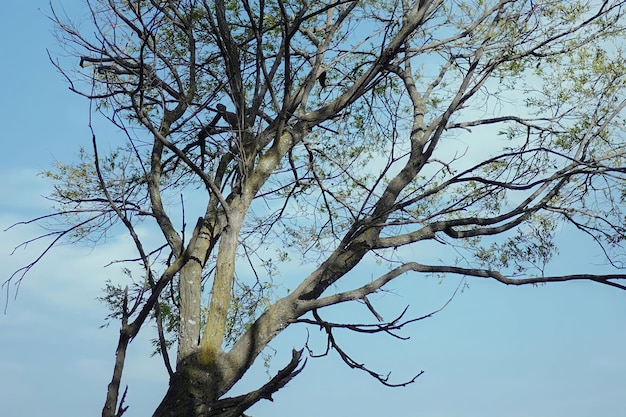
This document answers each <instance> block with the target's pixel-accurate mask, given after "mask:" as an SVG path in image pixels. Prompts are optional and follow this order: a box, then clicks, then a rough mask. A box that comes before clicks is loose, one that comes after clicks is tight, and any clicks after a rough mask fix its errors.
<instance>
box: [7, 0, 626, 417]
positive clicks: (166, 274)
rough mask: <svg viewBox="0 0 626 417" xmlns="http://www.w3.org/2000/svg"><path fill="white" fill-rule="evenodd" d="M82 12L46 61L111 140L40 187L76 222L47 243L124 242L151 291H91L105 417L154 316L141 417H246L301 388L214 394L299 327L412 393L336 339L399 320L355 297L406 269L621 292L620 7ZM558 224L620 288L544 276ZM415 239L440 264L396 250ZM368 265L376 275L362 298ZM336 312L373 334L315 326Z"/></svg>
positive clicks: (131, 7) (181, 5) (63, 29)
mask: <svg viewBox="0 0 626 417" xmlns="http://www.w3.org/2000/svg"><path fill="white" fill-rule="evenodd" d="M86 4H87V7H88V8H89V12H90V15H91V17H92V19H91V21H89V22H84V25H85V26H86V27H80V26H78V25H73V24H71V23H69V21H68V19H64V18H62V17H60V16H58V15H57V14H55V12H54V10H53V19H54V20H55V22H56V23H57V26H58V30H59V39H60V40H61V43H62V45H64V46H65V47H66V48H67V49H68V51H69V53H70V55H71V56H74V57H75V58H76V61H77V62H76V64H78V61H80V65H79V66H78V67H76V66H73V67H67V66H63V65H61V64H60V63H58V62H57V63H56V65H57V67H58V68H59V69H60V70H61V72H62V73H63V74H64V75H65V76H66V78H67V80H68V82H69V83H70V86H71V89H72V90H73V91H74V92H76V93H78V94H81V95H83V96H85V97H87V98H88V99H89V100H90V102H91V103H92V105H93V109H95V110H96V111H97V112H98V114H100V115H103V116H104V117H106V118H107V119H108V120H109V121H110V122H111V123H112V124H113V125H114V126H116V127H117V129H118V130H119V132H120V135H119V137H116V138H113V139H112V142H113V145H111V144H109V146H111V147H112V149H113V150H112V151H110V152H107V153H105V154H102V150H101V148H102V146H101V145H102V139H100V138H97V133H98V132H96V131H93V138H92V151H91V152H87V151H84V150H83V151H81V154H80V160H79V162H78V163H76V164H71V165H66V164H63V163H58V164H57V165H56V167H55V169H54V170H51V171H50V172H48V173H46V175H47V176H48V177H49V178H50V179H51V180H53V181H55V184H56V186H55V191H54V194H53V195H52V196H51V198H52V199H53V201H54V202H55V203H56V206H55V208H56V210H57V213H56V214H55V215H53V216H52V217H54V218H59V219H62V220H63V221H65V222H67V224H68V226H66V228H59V229H58V230H56V231H53V233H52V236H55V239H54V240H53V242H52V244H55V243H57V242H58V241H59V238H61V237H69V238H70V239H84V238H89V239H92V240H93V241H94V242H95V241H100V239H101V238H102V237H103V236H105V235H106V233H119V230H120V229H119V227H115V228H114V227H113V225H118V226H121V227H123V228H124V229H125V232H126V233H127V234H128V236H129V237H130V239H131V240H132V241H133V243H134V244H135V247H136V249H137V253H136V254H135V255H133V257H132V259H129V260H128V262H132V263H134V265H135V267H136V266H137V264H139V269H140V270H141V275H142V276H143V277H144V278H143V279H142V280H141V283H137V284H135V286H134V287H132V286H131V290H129V289H127V288H128V287H126V285H124V284H122V285H120V286H118V285H117V284H112V283H107V284H106V292H105V296H104V297H103V300H104V301H105V302H107V303H108V304H109V305H110V306H111V308H112V315H111V317H112V318H114V319H119V320H120V321H121V333H120V342H119V345H118V351H117V357H116V363H115V366H114V370H113V377H112V382H111V384H110V385H109V388H108V396H107V402H106V404H105V406H104V410H103V416H119V415H121V414H123V412H124V410H125V408H124V406H123V404H122V402H123V399H122V400H120V395H119V383H120V379H121V376H122V370H123V364H124V358H125V356H124V352H125V350H126V348H127V346H128V344H129V343H130V341H131V340H132V339H133V338H134V336H135V335H136V334H137V332H138V331H139V330H140V329H141V328H143V327H145V326H147V324H146V323H148V322H149V321H150V320H153V321H154V323H156V330H157V334H156V336H155V338H154V345H155V352H156V353H159V354H161V355H162V356H163V358H164V363H165V366H166V367H167V368H168V371H169V372H170V376H171V383H170V388H169V391H168V393H167V394H166V396H165V398H164V399H163V402H162V403H161V405H160V406H159V407H158V408H157V410H156V411H155V414H154V415H155V416H163V415H172V416H173V415H176V416H179V415H180V416H182V415H185V416H189V415H194V416H208V415H221V416H238V415H241V414H242V413H243V412H244V411H245V410H246V409H247V408H249V407H250V406H251V405H253V404H254V403H256V402H257V401H259V400H261V399H264V398H265V399H267V398H271V395H272V394H273V393H274V392H276V391H278V390H279V389H280V388H282V387H283V386H284V385H285V384H286V383H287V382H288V381H289V380H290V379H292V378H293V377H295V376H296V375H297V374H298V373H299V370H300V369H301V367H299V363H300V360H301V355H302V351H297V350H294V352H293V357H292V361H291V362H290V363H289V364H288V365H287V366H286V367H285V368H284V369H283V370H281V371H280V372H278V373H277V374H276V375H275V376H274V377H273V378H271V379H270V381H269V382H268V383H267V384H266V385H264V386H262V387H260V388H259V389H258V390H255V391H252V392H250V393H248V394H247V395H245V396H239V397H225V394H226V392H227V391H228V390H229V389H230V388H231V387H232V386H233V385H234V384H235V383H236V382H237V381H238V380H239V379H240V378H241V377H242V375H243V374H244V373H245V372H246V371H247V370H248V368H249V367H250V366H251V364H252V362H253V361H254V359H255V358H257V357H258V356H259V355H262V354H263V352H267V349H268V346H269V343H270V342H271V341H272V339H273V338H274V337H275V336H276V335H277V334H279V333H280V332H281V331H283V330H284V329H285V328H286V327H288V326H290V325H294V324H296V323H299V324H304V325H313V326H319V327H320V328H322V329H324V330H325V333H326V335H327V339H328V346H329V347H330V348H332V349H333V350H334V351H336V352H337V353H338V354H339V356H340V358H341V359H342V360H343V361H344V362H345V363H346V364H347V365H348V366H351V367H353V368H358V369H360V370H362V371H364V372H366V373H367V374H369V375H371V376H373V377H374V378H376V379H378V380H379V381H380V382H382V383H383V384H386V385H397V384H400V385H402V384H404V383H402V382H400V383H396V382H392V381H389V380H388V378H387V376H386V375H384V374H380V373H378V372H375V371H373V370H371V369H369V368H368V367H367V366H365V365H362V364H360V363H358V362H356V361H355V360H353V359H352V357H351V356H350V354H349V352H346V351H345V350H344V349H342V347H341V346H339V344H338V343H337V341H336V339H335V338H334V333H333V332H334V331H336V330H337V329H348V330H352V331H355V332H361V333H389V334H392V335H395V333H394V332H395V331H396V330H399V329H401V328H402V327H403V326H404V325H405V324H407V323H410V322H412V321H414V319H408V318H403V315H404V313H402V314H401V315H400V316H399V317H397V318H395V319H393V320H389V321H386V320H385V319H384V318H383V317H382V316H381V315H380V314H379V313H378V311H377V310H376V307H375V306H374V305H372V303H370V301H369V299H368V298H367V297H368V295H370V294H373V293H376V292H378V291H382V290H384V287H385V285H387V284H388V283H389V282H390V281H392V280H393V279H395V278H396V277H398V276H400V275H402V274H405V273H408V272H413V273H420V274H433V275H435V276H438V277H443V276H447V275H450V274H456V275H461V276H465V277H466V280H470V279H471V278H472V277H488V278H492V279H495V280H498V281H500V282H503V283H505V284H513V285H521V284H536V283H544V282H556V281H569V280H576V279H584V280H591V281H595V282H599V283H602V284H605V285H610V286H613V287H617V288H620V289H626V287H624V286H623V285H622V284H620V283H619V280H620V279H624V278H626V276H625V275H623V274H622V273H621V272H620V269H621V268H622V267H623V262H624V251H623V240H624V236H625V230H624V218H625V214H624V198H625V197H624V196H625V195H626V187H625V186H624V184H625V182H624V175H625V173H626V169H625V168H624V163H623V157H624V154H625V152H626V146H624V145H625V144H624V118H623V109H624V106H626V97H625V96H624V94H623V91H624V87H625V84H626V75H625V74H626V62H625V60H624V53H623V50H622V42H623V41H622V39H623V36H624V34H625V33H624V29H625V28H624V15H623V13H624V11H623V7H624V3H623V2H622V1H619V0H610V1H608V0H607V1H605V2H593V1H592V2H588V1H571V2H562V1H553V0H533V1H527V0H521V1H516V0H502V1H496V0H473V1H456V0H455V1H443V0H421V1H411V0H402V1H400V0H398V1H395V0H391V1H389V0H386V1H385V0H366V1H352V0H337V1H319V0H292V1H288V2H286V1H283V0H266V1H252V0H245V1H227V0H217V1H215V2H208V1H205V0H176V1H171V0H168V1H161V0H138V1H129V0H92V1H88V2H87V3H86ZM101 154H102V155H101ZM196 219H197V220H196ZM43 220H49V218H46V219H43ZM139 224H141V227H142V228H145V229H149V230H151V231H155V230H156V231H157V232H158V235H159V238H158V239H154V238H153V237H151V238H150V239H147V238H145V237H143V235H142V234H141V233H140V232H139V230H138V226H139ZM177 225H178V226H177ZM568 226H573V227H574V228H575V229H577V230H579V231H580V232H581V234H582V236H583V237H587V238H590V239H591V240H592V241H593V242H595V243H596V244H598V245H599V247H600V248H601V249H602V250H603V251H604V253H605V254H606V258H607V262H609V263H610V264H611V265H612V266H614V267H615V268H616V272H615V273H614V274H609V275H598V274H594V273H593V271H586V272H585V273H584V274H576V275H555V276H550V275H546V274H545V271H546V265H547V264H548V263H549V261H550V260H551V258H552V257H553V256H554V255H555V254H556V253H557V251H558V248H557V247H556V244H555V239H556V236H557V235H558V233H559V231H560V230H561V229H562V227H568ZM154 235H155V234H154V233H152V234H151V236H154ZM429 245H437V247H438V248H441V251H440V256H439V259H438V260H437V262H435V263H433V264H429V263H427V262H429V261H431V260H430V259H427V258H426V257H424V255H421V253H422V252H418V251H412V252H411V251H404V250H400V249H402V248H404V247H415V248H424V247H428V246H429ZM407 253H412V254H419V255H414V256H412V257H411V258H408V257H406V254H407ZM416 256H417V257H421V258H418V259H416V258H415V257H416ZM294 262H297V263H298V265H300V267H299V268H298V269H297V271H294V268H293V267H292V265H293V263H294ZM368 262H378V264H379V265H380V266H382V267H384V268H386V270H385V271H384V272H381V275H380V276H378V277H377V278H374V279H369V277H368V278H365V279H361V280H360V281H359V277H358V276H355V275H357V274H354V273H353V271H354V268H356V267H357V266H358V265H363V264H367V263H368ZM31 266H32V265H29V266H27V267H25V268H24V269H23V270H20V271H18V272H17V274H20V273H22V274H23V273H25V272H26V271H28V269H30V267H31ZM286 272H287V273H288V275H289V277H284V276H283V275H285V274H286ZM126 275H127V276H128V278H131V274H130V273H127V274H126ZM20 278H21V277H20ZM344 278H345V279H344ZM347 279H352V280H351V281H347ZM340 282H341V283H344V282H349V283H350V284H346V285H347V286H349V288H350V289H348V290H345V289H340V288H345V287H342V286H340V285H338V283H340ZM354 282H358V283H357V284H356V285H354V284H353V283H354ZM131 283H132V281H131ZM351 285H354V286H351ZM284 288H289V290H288V291H286V290H285V289H284ZM344 302H363V303H365V304H366V306H367V307H368V309H369V310H370V311H371V312H372V313H373V315H374V317H375V318H376V319H377V322H375V323H373V324H368V323H361V324H354V323H332V322H329V321H326V320H324V319H322V318H321V316H320V314H319V311H320V310H323V309H324V308H325V307H328V306H332V305H336V304H339V303H344ZM174 346H176V349H177V352H176V359H175V361H170V358H169V353H168V352H170V351H172V350H173V347H174ZM409 382H410V381H409Z"/></svg>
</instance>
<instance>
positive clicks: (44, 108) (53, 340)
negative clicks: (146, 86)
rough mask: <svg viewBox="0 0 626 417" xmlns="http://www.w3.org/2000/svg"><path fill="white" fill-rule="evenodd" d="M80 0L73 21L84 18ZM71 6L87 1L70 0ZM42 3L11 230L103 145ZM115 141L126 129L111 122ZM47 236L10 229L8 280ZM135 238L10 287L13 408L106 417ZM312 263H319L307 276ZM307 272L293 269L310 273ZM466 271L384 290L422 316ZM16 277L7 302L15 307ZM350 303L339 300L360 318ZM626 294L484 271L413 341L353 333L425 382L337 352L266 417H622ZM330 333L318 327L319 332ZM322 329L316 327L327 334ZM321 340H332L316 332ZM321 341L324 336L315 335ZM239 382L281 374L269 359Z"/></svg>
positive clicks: (13, 45)
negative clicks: (59, 63) (64, 166)
mask: <svg viewBox="0 0 626 417" xmlns="http://www.w3.org/2000/svg"><path fill="white" fill-rule="evenodd" d="M79 4H80V2H78V1H72V2H70V1H66V2H65V6H66V9H67V11H68V13H69V14H70V15H71V16H76V17H78V16H81V15H84V13H85V12H84V9H82V8H81V7H80V6H79ZM70 6H71V7H70ZM40 8H41V9H43V10H44V11H47V10H48V2H47V0H46V1H42V0H29V1H22V0H5V1H4V2H3V12H2V14H1V17H0V20H1V25H0V35H1V39H3V41H2V43H0V52H1V55H0V56H2V57H3V58H4V59H3V62H4V64H3V65H1V66H0V80H2V81H1V82H2V95H1V96H0V120H1V122H2V126H3V132H2V144H3V146H4V148H3V152H0V193H1V194H0V195H2V196H4V198H3V199H2V200H1V201H0V229H5V228H7V227H8V226H9V225H11V224H12V223H15V222H17V221H19V220H25V219H28V218H31V217H33V216H36V215H42V214H45V213H47V210H48V204H49V203H48V202H47V201H46V200H45V199H44V198H42V196H43V195H45V194H46V191H47V190H49V187H50V184H48V183H47V182H46V181H45V179H43V178H41V177H40V176H38V175H37V173H38V172H40V171H42V170H45V169H47V168H49V167H51V165H52V163H53V162H54V161H55V160H62V161H68V160H71V159H72V158H75V155H76V154H77V149H78V147H79V146H80V145H81V144H82V145H84V146H89V139H90V136H89V131H88V128H87V117H88V107H87V101H86V100H84V99H82V98H79V97H77V96H75V95H74V94H73V93H71V92H70V91H69V90H68V88H67V85H66V84H65V80H64V79H63V78H62V77H61V75H60V74H58V73H57V72H56V70H55V69H54V67H53V66H52V65H51V64H50V62H49V61H48V57H47V55H46V48H49V49H51V50H52V51H55V50H56V51H59V50H60V48H58V46H57V44H56V40H55V38H54V37H53V36H52V32H51V30H52V26H51V24H50V22H49V21H48V19H47V18H46V17H45V15H44V14H43V13H42V12H40V11H39V10H38V9H40ZM107 133H109V134H110V136H111V137H112V138H114V137H115V134H116V132H115V131H114V130H109V131H107ZM38 231H40V230H38V229H37V228H35V227H31V226H25V227H20V228H13V229H11V230H9V231H7V232H3V233H2V237H1V238H0V249H1V250H0V264H1V265H3V278H2V281H4V279H5V278H6V277H8V275H9V274H10V273H11V272H12V271H13V270H15V269H16V268H18V267H20V266H22V265H24V264H25V263H27V262H28V261H30V260H31V259H32V258H33V257H34V256H36V255H37V254H38V248H40V246H39V245H38V244H33V245H30V246H29V247H28V248H27V250H19V251H17V252H16V253H15V254H14V255H12V256H9V255H10V252H11V250H12V248H13V247H14V246H15V245H17V244H19V243H20V242H21V241H23V240H24V239H27V238H29V237H33V236H35V234H36V233H37V232H38ZM561 235H562V236H560V238H559V241H560V244H561V246H560V252H561V255H560V256H559V258H558V259H557V260H556V262H555V263H554V264H553V265H552V269H551V272H552V273H557V272H564V273H565V272H570V273H571V272H582V271H585V270H589V269H590V268H592V267H593V268H596V271H597V270H600V271H601V270H602V269H603V266H602V265H601V264H600V262H601V259H600V257H599V254H598V251H597V250H596V249H595V248H593V247H584V246H580V245H578V244H577V242H578V241H577V238H576V236H575V235H570V234H569V232H567V231H563V232H562V234H561ZM128 250H129V244H128V242H127V241H125V240H124V239H118V238H115V237H114V238H112V239H111V240H110V241H109V242H108V244H107V245H106V246H101V247H97V248H89V247H82V246H81V247H71V246H62V247H59V248H57V249H55V250H53V251H52V252H50V253H49V255H48V256H47V257H46V258H45V259H44V260H43V261H42V262H41V263H40V264H39V265H37V266H36V267H35V268H34V269H33V270H32V272H31V273H30V274H29V275H28V276H27V277H26V279H25V280H24V282H23V284H22V286H21V288H20V292H19V294H18V296H17V298H14V295H15V293H14V287H13V286H11V287H10V289H9V299H8V309H7V312H6V314H1V315H0V335H1V339H0V340H1V341H0V404H1V407H2V414H3V415H6V416H9V417H32V416H43V415H45V416H68V415H77V416H80V415H85V416H86V415H97V414H98V413H100V410H101V407H102V404H103V402H104V398H105V394H106V384H107V383H108V380H109V379H110V374H111V369H112V365H113V358H114V350H115V345H116V342H117V328H116V327H115V323H114V324H112V325H111V327H109V328H104V329H101V328H99V327H100V325H102V324H103V323H104V317H105V315H106V310H105V309H104V307H103V306H102V305H100V304H99V303H98V302H97V301H96V297H98V296H99V295H100V294H101V293H100V289H101V288H102V285H103V282H104V280H105V279H107V278H110V277H112V276H117V275H119V269H115V268H114V267H107V268H105V265H106V264H107V263H108V262H109V261H110V260H111V259H115V258H119V257H121V256H119V255H120V254H123V253H125V252H126V253H127V251H128ZM305 272H306V270H304V269H303V271H302V273H303V274H304V273H305ZM297 273H298V271H297V270H296V271H293V273H292V275H297ZM457 284H458V280H455V279H449V280H446V281H444V282H443V283H441V284H440V283H438V282H437V281H436V280H434V279H432V278H430V279H429V278H424V277H420V276H415V275H412V276H405V277H402V279H401V280H399V281H398V282H396V283H394V284H393V285H392V287H391V288H392V289H393V290H394V291H393V293H390V294H385V295H384V296H383V299H382V300H381V301H382V302H383V304H385V305H386V306H387V308H388V312H389V315H392V314H393V313H394V312H399V311H401V309H402V308H403V307H404V305H406V304H410V305H411V310H410V312H412V313H413V314H414V315H420V314H424V313H428V312H430V311H431V310H432V309H434V308H437V307H439V306H441V305H442V304H443V303H444V302H445V301H446V300H447V299H448V297H449V296H450V295H451V294H452V292H453V291H454V289H455V288H456V286H457ZM4 290H5V288H3V292H2V295H0V301H1V302H2V305H3V306H4V303H5V301H7V300H6V293H5V292H4ZM353 313H354V311H353V310H351V309H350V308H341V309H338V310H337V314H338V315H339V316H342V315H345V316H346V317H350V316H351V315H352V314H353ZM625 330H626V294H625V293H623V292H620V291H618V290H615V289H611V288H608V287H603V286H600V285H597V284H593V283H583V282H578V283H565V284H554V285H547V286H541V287H523V288H513V287H505V286H503V285H500V284H497V283H493V282H489V281H480V280H476V281H469V288H466V289H465V290H464V291H463V292H461V293H459V294H457V296H456V297H455V299H454V301H453V302H452V303H451V304H450V305H449V306H448V307H447V308H446V309H445V310H443V311H442V312H441V313H439V314H438V315H436V316H435V317H433V318H430V319H428V320H425V321H422V322H419V323H416V324H414V325H413V326H412V327H410V328H408V329H407V330H406V331H405V332H404V334H405V335H410V336H411V339H410V340H409V341H406V342H402V343H398V342H397V341H395V340H393V339H389V338H384V337H374V338H362V337H361V338H356V337H351V336H350V335H344V336H343V338H342V340H343V341H344V343H345V344H346V346H347V347H349V348H350V350H351V352H352V353H353V354H354V356H355V357H356V359H358V360H360V361H367V363H369V364H371V365H372V366H373V367H375V369H377V370H379V371H381V372H387V371H391V372H392V374H391V375H392V378H394V377H395V378H397V379H396V380H397V381H401V380H403V379H406V378H410V377H411V376H412V375H413V374H414V373H416V372H419V371H420V370H424V371H425V373H424V375H422V376H421V377H420V378H419V379H418V380H417V382H416V383H415V384H412V385H410V386H408V387H406V388H394V389H391V388H386V387H383V386H381V385H380V384H378V383H377V382H375V381H374V380H372V379H371V378H369V377H368V376H366V375H364V374H362V373H359V372H357V371H354V370H350V369H348V368H347V367H346V366H344V365H343V364H342V363H340V361H339V360H338V359H337V358H336V357H335V356H333V355H332V354H331V356H330V357H328V358H324V359H309V360H308V364H307V366H306V368H305V370H304V372H303V373H302V374H301V375H300V376H299V377H298V378H296V379H295V380H293V381H292V382H291V383H290V384H289V385H288V386H287V387H286V388H285V389H283V390H282V391H280V392H279V393H278V394H277V395H276V396H275V402H273V403H270V402H265V403H261V404H259V405H258V406H256V407H255V408H253V409H252V410H250V413H249V414H251V415H252V416H254V417H290V416H293V415H299V416H302V417H316V416H325V417H344V416H357V415H358V416H360V417H378V416H382V415H393V416H403V417H416V416H427V417H438V416H448V417H456V416H458V417H461V416H463V417H470V416H481V417H489V416H493V417H496V416H500V417H516V416H520V417H521V416H534V417H541V416H545V417H565V416H567V417H577V416H580V417H582V416H621V415H626V412H625V411H624V405H623V397H624V392H625V391H626V357H625V354H624V352H626V331H625ZM314 332H316V331H314ZM312 334H313V333H312ZM149 336H150V335H149V334H147V333H146V332H144V333H142V334H140V336H139V338H138V340H137V341H136V342H135V343H133V345H131V351H130V352H129V356H128V361H127V368H126V372H125V381H124V382H125V383H127V384H128V385H129V396H128V405H130V409H129V410H128V412H127V414H126V415H127V416H129V417H135V416H136V417H139V416H147V415H150V414H151V412H152V411H153V410H154V408H155V407H156V405H157V403H158V401H159V400H160V398H161V396H162V395H163V393H164V392H165V389H166V388H167V378H166V374H165V372H164V370H163V367H162V365H161V362H160V360H159V358H150V355H149V353H150V346H149V344H148V342H147V341H146V340H147V339H148V337H149ZM313 336H315V337H318V335H313ZM305 339H306V332H305V331H304V328H299V327H294V328H290V329H289V330H288V331H287V332H285V333H284V334H282V335H281V336H279V338H278V339H277V340H276V341H275V342H274V343H273V346H274V347H275V348H276V349H277V350H278V353H277V355H276V358H275V359H274V361H273V365H272V366H273V367H274V368H278V367H281V366H283V365H284V364H285V363H286V362H287V361H288V357H289V355H290V350H291V348H292V347H295V348H300V347H301V346H302V344H303V343H304V341H305ZM314 340H315V341H316V342H318V346H319V347H320V348H321V347H322V344H321V343H320V340H319V339H314ZM253 371H254V372H253V373H252V375H250V376H249V377H248V378H246V379H245V380H244V381H243V382H242V384H241V387H239V389H241V390H243V389H245V388H246V387H249V388H253V387H254V384H259V383H262V382H264V381H265V380H266V378H267V375H266V374H265V370H264V369H263V367H262V366H260V365H258V366H256V367H255V368H254V370H253Z"/></svg>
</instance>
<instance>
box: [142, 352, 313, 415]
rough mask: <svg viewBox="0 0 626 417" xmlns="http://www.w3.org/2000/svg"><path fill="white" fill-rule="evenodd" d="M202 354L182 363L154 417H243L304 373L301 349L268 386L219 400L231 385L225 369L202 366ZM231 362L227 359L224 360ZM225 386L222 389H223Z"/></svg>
mask: <svg viewBox="0 0 626 417" xmlns="http://www.w3.org/2000/svg"><path fill="white" fill-rule="evenodd" d="M198 357H199V355H198V354H197V355H194V357H192V358H188V359H189V360H185V361H182V362H180V363H179V370H178V371H176V374H175V375H174V376H173V377H172V379H171V380H170V387H169V389H168V391H167V393H166V394H165V397H164V398H163V401H161V404H160V405H159V407H158V408H157V409H156V411H155V412H154V414H153V417H240V416H243V415H244V414H243V413H244V411H246V410H247V409H248V408H250V407H251V406H252V405H254V404H255V403H256V402H258V401H259V400H262V399H267V400H271V399H272V395H273V394H274V393H275V392H277V391H278V390H280V389H281V388H283V387H284V386H285V385H286V384H287V383H288V382H289V381H291V379H293V378H294V377H295V376H296V375H298V374H299V373H300V371H302V369H303V367H304V364H301V362H300V361H301V359H302V350H299V351H296V350H294V351H292V357H291V361H290V362H289V363H288V364H287V366H285V367H284V368H283V369H281V370H280V371H278V372H277V373H276V375H275V376H274V377H273V378H272V379H270V380H269V381H268V382H267V383H266V384H265V385H263V386H262V387H260V388H259V389H257V390H254V391H251V392H249V393H247V394H244V395H240V396H237V397H230V398H219V399H218V398H217V397H218V396H219V395H220V394H217V395H215V394H212V393H223V392H225V391H227V390H228V388H230V387H231V386H232V383H230V384H229V383H228V382H224V381H225V380H228V378H224V376H223V375H222V370H220V369H213V370H211V371H209V370H207V368H206V366H203V365H201V362H200V360H199V359H198ZM222 359H224V360H225V362H228V361H227V360H226V358H225V357H224V358H222ZM220 385H222V386H220Z"/></svg>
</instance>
